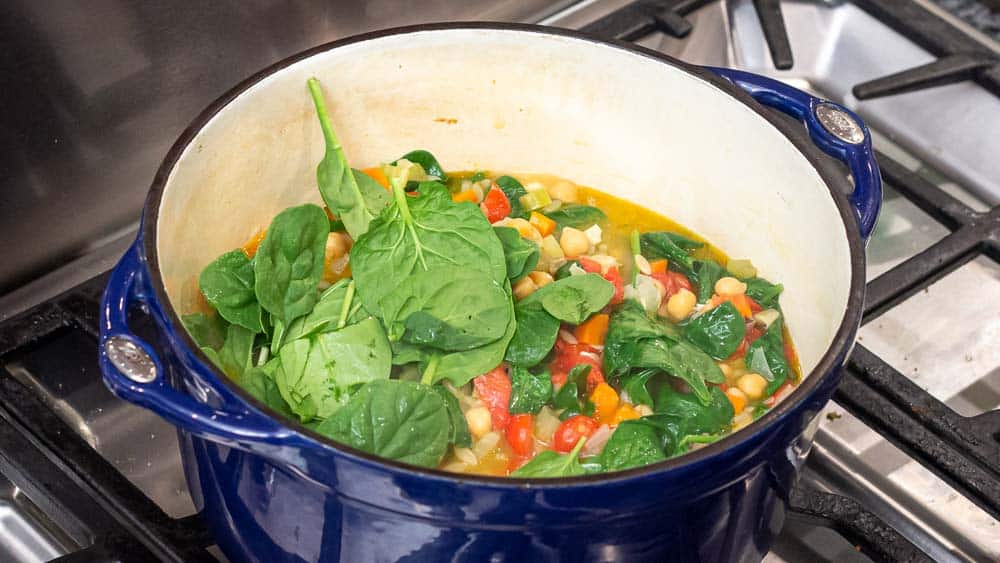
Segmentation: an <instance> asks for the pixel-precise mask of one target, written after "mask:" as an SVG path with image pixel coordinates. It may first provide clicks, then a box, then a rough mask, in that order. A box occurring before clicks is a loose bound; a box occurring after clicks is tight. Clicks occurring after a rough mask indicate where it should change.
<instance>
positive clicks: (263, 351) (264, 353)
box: [257, 346, 271, 367]
mask: <svg viewBox="0 0 1000 563" xmlns="http://www.w3.org/2000/svg"><path fill="white" fill-rule="evenodd" d="M270 355H271V349H270V348H268V347H267V346H261V348H260V353H259V354H257V367H260V366H262V365H264V364H266V363H267V359H268V357H269V356H270Z"/></svg>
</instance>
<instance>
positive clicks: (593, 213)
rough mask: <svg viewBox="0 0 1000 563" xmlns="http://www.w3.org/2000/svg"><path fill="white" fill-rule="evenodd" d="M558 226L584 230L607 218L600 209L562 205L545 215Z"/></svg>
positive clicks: (568, 204)
mask: <svg viewBox="0 0 1000 563" xmlns="http://www.w3.org/2000/svg"><path fill="white" fill-rule="evenodd" d="M545 216H546V217H548V218H549V219H552V220H553V221H555V222H556V224H557V225H559V228H560V229H562V228H565V227H573V228H574V229H586V228H589V227H591V226H593V225H596V224H598V223H600V222H603V221H604V220H606V219H607V218H608V216H607V215H605V214H604V212H603V211H601V210H600V209H598V208H596V207H593V206H591V205H578V204H575V203H564V204H563V206H562V207H560V208H559V209H556V210H555V211H551V212H549V213H546V214H545Z"/></svg>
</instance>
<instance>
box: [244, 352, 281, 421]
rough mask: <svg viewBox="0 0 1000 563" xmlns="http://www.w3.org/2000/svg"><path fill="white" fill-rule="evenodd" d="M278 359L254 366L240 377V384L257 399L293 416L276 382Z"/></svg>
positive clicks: (277, 410) (279, 411) (275, 409)
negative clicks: (275, 373)
mask: <svg viewBox="0 0 1000 563" xmlns="http://www.w3.org/2000/svg"><path fill="white" fill-rule="evenodd" d="M278 361H279V360H278V359H273V360H271V362H274V363H271V362H269V365H265V366H264V367H252V368H250V369H248V370H246V371H245V372H243V376H242V377H241V378H240V381H239V383H240V386H241V387H243V389H245V390H246V391H247V392H248V393H250V394H251V395H253V397H254V398H255V399H257V400H258V401H260V402H262V403H264V404H265V405H267V406H268V407H269V408H271V410H273V411H275V412H277V413H279V414H282V415H284V416H287V417H289V418H291V417H292V416H293V413H292V409H290V408H289V407H288V403H286V402H285V400H284V399H283V398H282V397H281V392H280V391H278V385H277V383H275V382H274V371H275V370H276V369H277V363H278Z"/></svg>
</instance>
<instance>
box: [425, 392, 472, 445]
mask: <svg viewBox="0 0 1000 563" xmlns="http://www.w3.org/2000/svg"><path fill="white" fill-rule="evenodd" d="M431 389H433V390H434V392H435V393H437V394H438V396H440V397H441V400H442V401H444V405H445V409H446V410H447V411H448V422H449V424H450V425H451V429H450V430H449V432H448V443H449V444H455V445H456V446H457V447H459V448H468V447H471V446H472V435H471V434H469V424H468V423H467V422H466V421H465V415H464V414H462V408H461V407H460V406H459V404H458V399H457V398H456V397H455V395H454V393H452V392H451V391H449V390H448V389H446V388H445V387H444V386H443V385H435V386H433V387H431Z"/></svg>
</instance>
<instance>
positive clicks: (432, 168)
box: [393, 149, 448, 182]
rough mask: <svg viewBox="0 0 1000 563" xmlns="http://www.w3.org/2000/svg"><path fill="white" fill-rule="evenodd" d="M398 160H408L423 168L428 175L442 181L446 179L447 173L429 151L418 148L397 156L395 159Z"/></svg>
mask: <svg viewBox="0 0 1000 563" xmlns="http://www.w3.org/2000/svg"><path fill="white" fill-rule="evenodd" d="M400 160H409V161H410V162H414V163H416V164H419V165H420V167H421V168H423V169H424V172H425V173H426V174H427V175H428V176H431V177H433V178H435V179H437V180H440V181H442V182H447V181H448V175H447V174H445V172H444V169H443V168H441V164H440V163H438V160H437V158H435V157H434V155H433V154H431V153H430V152H429V151H425V150H419V149H418V150H415V151H410V152H408V153H406V154H404V155H403V156H401V157H399V159H398V160H396V162H399V161H400ZM396 162H393V164H396Z"/></svg>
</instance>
